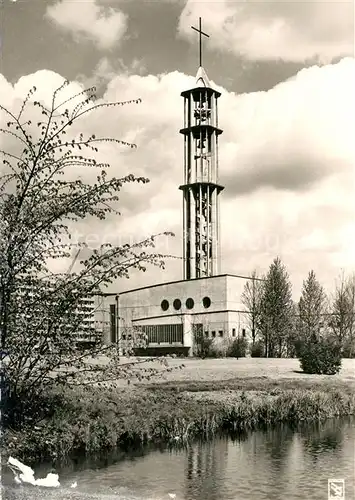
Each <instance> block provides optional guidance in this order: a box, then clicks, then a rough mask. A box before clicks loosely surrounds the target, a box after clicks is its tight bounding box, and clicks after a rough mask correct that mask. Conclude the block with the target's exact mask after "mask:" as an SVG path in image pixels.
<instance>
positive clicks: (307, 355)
mask: <svg viewBox="0 0 355 500" xmlns="http://www.w3.org/2000/svg"><path fill="white" fill-rule="evenodd" d="M341 355H342V353H341V345H340V343H339V342H337V340H336V339H334V338H332V337H330V336H329V337H323V338H322V337H320V338H315V337H313V338H311V339H309V340H308V341H306V342H305V343H304V344H303V346H302V347H301V348H300V356H299V360H300V364H301V368H302V370H303V371H304V372H305V373H312V374H318V375H335V374H336V373H339V371H340V368H341Z"/></svg>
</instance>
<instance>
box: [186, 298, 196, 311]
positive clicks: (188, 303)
mask: <svg viewBox="0 0 355 500" xmlns="http://www.w3.org/2000/svg"><path fill="white" fill-rule="evenodd" d="M194 305H195V302H194V299H191V298H188V299H187V300H186V307H187V309H192V308H193V306H194Z"/></svg>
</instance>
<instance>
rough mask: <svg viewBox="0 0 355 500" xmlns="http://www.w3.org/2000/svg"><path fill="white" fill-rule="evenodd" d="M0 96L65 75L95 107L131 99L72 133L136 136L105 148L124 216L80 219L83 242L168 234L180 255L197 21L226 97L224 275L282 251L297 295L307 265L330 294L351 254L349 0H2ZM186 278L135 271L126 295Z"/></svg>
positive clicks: (353, 106) (164, 243) (354, 222)
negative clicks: (122, 180)
mask: <svg viewBox="0 0 355 500" xmlns="http://www.w3.org/2000/svg"><path fill="white" fill-rule="evenodd" d="M0 15H1V26H0V28H1V32H0V36H1V39H0V44H1V59H0V73H1V74H2V76H1V75H0V102H1V103H2V104H5V105H6V106H8V107H11V106H12V105H13V104H14V103H15V102H16V99H18V98H20V97H21V96H23V95H25V94H26V93H27V91H28V89H29V88H30V87H31V86H32V85H33V84H35V85H36V86H37V87H38V92H39V94H40V95H41V97H42V98H43V99H44V100H46V99H48V98H49V96H50V95H51V92H52V91H53V90H54V89H55V88H57V87H58V86H59V85H60V83H61V81H62V80H63V78H66V79H69V80H70V81H72V82H73V84H72V87H71V89H72V90H75V89H81V88H82V87H83V86H84V87H86V86H89V85H92V84H95V85H97V87H98V91H99V94H100V97H101V98H102V99H104V100H126V99H134V98H138V97H140V98H142V100H143V102H142V104H140V105H134V106H133V107H132V106H127V107H122V108H114V109H111V110H108V111H105V114H104V116H103V115H102V114H101V115H100V116H99V117H96V119H94V118H93V119H91V120H90V119H87V120H86V121H85V123H84V124H83V130H82V131H83V132H86V133H88V134H90V133H91V132H94V133H96V134H100V135H102V136H104V135H109V136H114V137H117V138H120V139H123V140H125V139H126V140H129V141H132V142H135V143H136V144H137V146H138V148H137V149H136V150H131V149H129V150H128V151H124V150H121V149H120V150H119V151H118V150H117V148H116V149H115V148H113V147H112V148H111V147H105V148H104V149H103V153H102V154H103V158H104V160H105V161H109V162H110V163H111V165H112V169H114V171H115V174H116V175H118V176H121V175H125V174H126V173H127V172H131V173H133V174H136V175H145V176H147V177H149V178H150V180H151V182H150V183H149V184H148V185H146V186H140V187H139V188H137V187H133V186H132V187H130V188H128V189H126V190H125V193H123V195H122V198H121V203H120V210H121V213H122V216H121V217H117V216H115V217H110V219H109V220H108V221H107V222H106V223H102V222H100V223H98V222H96V223H94V222H92V221H91V222H90V224H86V225H81V226H80V231H81V234H82V236H83V237H85V236H88V235H92V234H94V236H95V235H96V237H97V238H98V239H99V240H100V241H103V240H110V239H111V240H116V241H117V239H119V241H124V240H125V239H133V240H137V239H139V238H141V237H144V236H145V235H147V234H150V233H156V232H160V231H173V232H175V234H176V237H175V238H173V239H162V240H161V242H160V246H159V249H161V250H162V251H164V252H167V253H170V254H173V255H176V256H180V257H181V254H182V248H181V247H182V244H181V229H182V216H181V207H182V200H181V191H179V190H178V189H177V188H178V185H179V184H181V183H182V175H183V163H182V162H183V139H182V136H180V134H179V133H178V130H179V128H181V126H182V119H183V100H182V98H181V97H180V92H181V91H183V90H186V89H188V88H191V86H193V84H194V76H195V74H196V71H197V66H198V44H197V39H198V36H197V34H196V33H195V32H194V31H193V30H191V28H190V27H191V25H192V24H193V25H195V26H197V23H198V17H199V16H201V17H202V22H203V29H204V30H205V31H206V32H207V33H209V34H210V38H209V39H208V41H207V42H206V43H205V44H204V67H205V69H206V71H207V74H208V76H209V78H210V80H211V81H212V82H213V86H214V87H216V88H218V89H219V90H220V91H221V92H222V97H221V99H220V126H221V128H223V129H224V133H223V135H222V136H221V140H220V181H221V183H222V184H224V185H225V186H226V188H225V190H224V191H223V193H222V194H221V196H220V199H221V229H222V272H230V273H237V274H242V275H246V274H249V273H251V272H252V270H253V269H254V268H257V269H258V270H259V272H265V271H266V270H267V268H268V266H269V264H270V262H271V261H272V259H273V258H274V257H275V256H277V255H279V256H280V257H281V258H282V260H283V261H284V262H285V264H286V266H287V268H288V270H289V273H290V275H291V279H292V282H293V283H294V290H295V298H297V295H298V293H299V289H300V286H301V284H302V280H303V279H304V278H305V277H306V275H307V273H308V271H309V270H310V269H314V270H315V271H316V273H317V275H318V277H319V279H320V281H321V282H322V283H323V284H324V285H325V286H326V287H327V288H328V289H331V288H332V287H333V285H334V280H335V279H336V278H337V276H338V275H339V273H340V271H341V270H342V269H343V270H345V271H348V272H350V271H351V270H352V269H354V260H355V259H354V255H355V217H354V216H355V202H354V201H353V200H354V192H355V185H354V179H355V177H354V173H355V172H354V165H355V163H354V159H355V140H354V131H355V123H354V122H355V92H354V89H355V63H354V5H353V2H352V1H349V2H346V1H340V0H338V1H332V2H330V1H314V2H313V1H288V0H281V1H280V0H279V1H277V2H271V1H266V0H259V1H258V2H252V1H248V0H245V1H242V2H230V1H228V2H227V1H225V0H217V1H209V0H207V1H204V2H196V1H190V0H187V2H185V1H184V0H176V1H175V0H159V1H142V0H125V1H111V0H86V1H84V0H62V1H59V2H56V1H50V0H17V1H11V0H3V2H2V7H1V10H0ZM181 278H182V263H181V261H179V260H172V261H171V262H170V261H169V262H168V265H167V268H166V270H165V271H159V272H157V270H156V269H152V270H150V271H148V272H147V273H145V274H144V275H141V274H139V275H137V274H133V275H132V277H131V279H130V281H129V282H127V281H124V282H123V283H119V284H118V285H117V289H118V290H122V289H127V288H129V287H130V286H132V287H136V286H140V285H142V286H143V285H146V284H151V283H154V282H158V281H171V280H175V279H181Z"/></svg>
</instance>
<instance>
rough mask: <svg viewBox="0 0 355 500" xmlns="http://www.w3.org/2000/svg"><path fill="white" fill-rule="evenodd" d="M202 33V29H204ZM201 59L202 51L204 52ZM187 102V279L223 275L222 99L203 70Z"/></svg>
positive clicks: (185, 200) (184, 246) (185, 206)
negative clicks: (220, 159) (221, 260)
mask: <svg viewBox="0 0 355 500" xmlns="http://www.w3.org/2000/svg"><path fill="white" fill-rule="evenodd" d="M200 29H201V28H200ZM200 58H201V49H200ZM181 95H182V96H183V98H184V128H183V129H181V130H180V133H181V134H183V135H184V153H185V154H184V184H183V185H182V186H180V189H181V190H182V191H183V203H184V204H183V226H184V227H183V230H184V238H183V239H184V241H183V257H184V279H192V278H200V277H203V276H215V275H217V274H218V273H219V259H220V255H219V203H218V195H219V193H220V192H221V191H222V189H223V187H222V186H220V185H219V184H218V137H219V135H220V134H221V133H222V130H221V129H220V128H218V98H219V97H220V95H221V94H220V93H219V92H217V91H216V90H214V89H212V88H211V87H210V84H209V81H208V78H207V75H206V72H205V70H204V69H203V68H202V66H200V67H199V69H198V72H197V76H196V87H195V88H193V89H191V90H187V91H185V92H182V94H181Z"/></svg>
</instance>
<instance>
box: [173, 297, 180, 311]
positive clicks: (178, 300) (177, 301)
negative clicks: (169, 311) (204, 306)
mask: <svg viewBox="0 0 355 500" xmlns="http://www.w3.org/2000/svg"><path fill="white" fill-rule="evenodd" d="M173 306H174V309H176V310H177V311H178V310H179V309H181V300H180V299H175V300H174V302H173Z"/></svg>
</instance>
